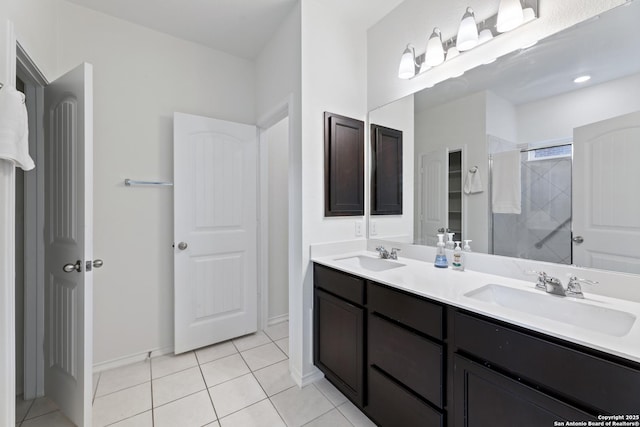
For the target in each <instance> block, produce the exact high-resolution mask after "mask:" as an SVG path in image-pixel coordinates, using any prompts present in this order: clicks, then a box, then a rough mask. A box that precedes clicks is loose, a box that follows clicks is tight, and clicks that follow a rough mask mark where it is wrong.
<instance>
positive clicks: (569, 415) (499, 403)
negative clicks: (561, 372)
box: [452, 355, 594, 427]
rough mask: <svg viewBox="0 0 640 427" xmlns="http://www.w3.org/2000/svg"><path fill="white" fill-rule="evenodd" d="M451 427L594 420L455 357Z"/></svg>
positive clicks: (533, 425) (528, 426) (535, 425)
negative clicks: (452, 424) (452, 426)
mask: <svg viewBox="0 0 640 427" xmlns="http://www.w3.org/2000/svg"><path fill="white" fill-rule="evenodd" d="M453 371H454V372H453V375H454V401H455V402H454V414H452V415H453V419H454V421H455V422H454V425H456V426H465V427H467V426H468V427H474V426H492V425H504V426H519V427H539V426H553V425H554V421H563V420H565V421H587V420H593V419H594V417H593V416H591V415H589V414H587V413H585V412H583V411H581V410H579V409H577V408H575V407H573V406H570V405H567V404H566V403H564V402H561V401H559V400H557V399H555V398H552V397H550V396H548V395H546V394H544V393H542V392H540V391H538V390H536V389H533V388H531V387H528V386H526V385H524V384H522V383H520V382H518V381H515V380H512V379H511V378H509V377H506V376H504V375H501V374H499V373H497V372H495V371H492V370H491V369H488V368H486V367H484V366H482V365H480V364H477V363H474V362H471V361H470V360H468V359H465V358H463V357H461V356H459V355H455V356H454V366H453Z"/></svg>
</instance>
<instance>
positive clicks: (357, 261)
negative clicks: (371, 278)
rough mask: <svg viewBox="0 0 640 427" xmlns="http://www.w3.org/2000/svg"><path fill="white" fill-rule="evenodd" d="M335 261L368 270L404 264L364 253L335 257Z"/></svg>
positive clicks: (391, 267)
mask: <svg viewBox="0 0 640 427" xmlns="http://www.w3.org/2000/svg"><path fill="white" fill-rule="evenodd" d="M336 261H338V262H339V263H341V264H342V265H345V266H350V267H358V268H362V269H364V270H369V271H385V270H392V269H394V268H398V267H404V266H405V264H402V263H399V262H397V261H390V260H388V259H382V258H373V257H370V256H366V255H357V256H352V257H348V258H338V259H336Z"/></svg>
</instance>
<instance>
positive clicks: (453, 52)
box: [447, 46, 460, 61]
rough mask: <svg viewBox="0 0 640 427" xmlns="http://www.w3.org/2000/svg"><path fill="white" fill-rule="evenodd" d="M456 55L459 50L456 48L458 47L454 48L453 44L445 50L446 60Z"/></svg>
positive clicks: (458, 53)
mask: <svg viewBox="0 0 640 427" xmlns="http://www.w3.org/2000/svg"><path fill="white" fill-rule="evenodd" d="M458 55H460V51H459V50H458V48H456V47H455V46H451V47H450V48H449V50H447V61H449V60H451V59H453V58H455V57H456V56H458Z"/></svg>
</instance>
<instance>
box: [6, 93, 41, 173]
mask: <svg viewBox="0 0 640 427" xmlns="http://www.w3.org/2000/svg"><path fill="white" fill-rule="evenodd" d="M0 159H6V160H11V161H13V162H14V163H16V165H18V166H19V167H21V168H22V169H24V170H26V171H28V170H31V169H33V168H34V167H35V164H34V163H33V160H32V159H31V157H29V124H28V121H27V108H26V106H25V105H24V95H23V94H22V93H20V92H18V91H17V90H16V89H15V88H13V87H10V86H5V87H3V88H2V89H0Z"/></svg>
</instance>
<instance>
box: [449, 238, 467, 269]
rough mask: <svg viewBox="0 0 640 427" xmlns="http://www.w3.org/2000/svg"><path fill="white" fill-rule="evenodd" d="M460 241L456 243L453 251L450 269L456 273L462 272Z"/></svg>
mask: <svg viewBox="0 0 640 427" xmlns="http://www.w3.org/2000/svg"><path fill="white" fill-rule="evenodd" d="M460 243H462V242H460V241H456V242H455V244H456V248H455V249H454V250H453V262H452V263H451V267H452V268H453V269H454V270H457V271H464V255H463V254H462V248H460Z"/></svg>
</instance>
